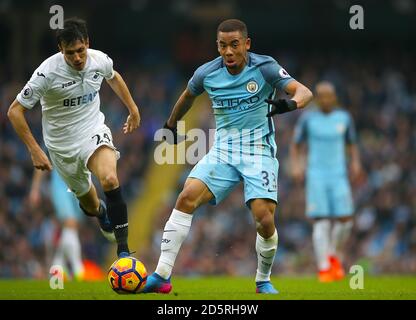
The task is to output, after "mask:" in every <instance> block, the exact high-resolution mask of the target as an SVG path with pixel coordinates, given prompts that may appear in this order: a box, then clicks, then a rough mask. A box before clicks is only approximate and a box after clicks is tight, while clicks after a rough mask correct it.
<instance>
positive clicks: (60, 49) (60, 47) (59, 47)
mask: <svg viewBox="0 0 416 320" xmlns="http://www.w3.org/2000/svg"><path fill="white" fill-rule="evenodd" d="M58 49H59V51H61V53H64V50H63V49H62V46H61V44H60V43H58Z"/></svg>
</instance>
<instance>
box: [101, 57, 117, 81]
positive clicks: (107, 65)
mask: <svg viewBox="0 0 416 320" xmlns="http://www.w3.org/2000/svg"><path fill="white" fill-rule="evenodd" d="M103 54H104V59H103V66H102V67H103V75H104V78H105V79H106V80H111V79H113V77H114V75H115V73H114V69H113V60H112V59H111V58H110V57H109V56H108V55H107V54H105V53H103Z"/></svg>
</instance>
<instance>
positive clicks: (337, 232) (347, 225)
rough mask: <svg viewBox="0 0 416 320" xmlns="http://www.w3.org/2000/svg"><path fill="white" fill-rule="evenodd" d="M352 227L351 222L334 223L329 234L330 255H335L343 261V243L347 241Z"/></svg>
mask: <svg viewBox="0 0 416 320" xmlns="http://www.w3.org/2000/svg"><path fill="white" fill-rule="evenodd" d="M352 225H353V222H352V220H350V221H346V222H340V221H336V222H334V225H333V227H332V232H331V247H330V249H329V250H330V252H329V253H330V255H335V256H337V257H339V258H340V259H341V260H342V259H343V250H342V249H343V248H344V246H345V242H346V241H347V240H348V237H349V235H350V233H351V229H352Z"/></svg>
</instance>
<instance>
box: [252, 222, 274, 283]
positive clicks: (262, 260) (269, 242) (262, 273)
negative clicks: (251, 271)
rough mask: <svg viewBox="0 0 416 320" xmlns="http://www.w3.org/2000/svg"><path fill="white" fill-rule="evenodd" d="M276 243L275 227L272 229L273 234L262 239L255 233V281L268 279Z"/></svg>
mask: <svg viewBox="0 0 416 320" xmlns="http://www.w3.org/2000/svg"><path fill="white" fill-rule="evenodd" d="M277 243H278V236H277V231H276V229H275V230H274V234H273V235H272V236H271V237H270V238H268V239H264V238H263V237H262V236H261V235H259V234H258V233H257V238H256V251H257V259H258V264H257V272H256V282H258V281H270V274H271V272H272V267H273V261H274V257H275V255H276V250H277Z"/></svg>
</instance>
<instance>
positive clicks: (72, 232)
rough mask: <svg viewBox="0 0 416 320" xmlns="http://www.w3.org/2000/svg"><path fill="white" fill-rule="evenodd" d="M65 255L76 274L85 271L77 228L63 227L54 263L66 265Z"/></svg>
mask: <svg viewBox="0 0 416 320" xmlns="http://www.w3.org/2000/svg"><path fill="white" fill-rule="evenodd" d="M65 257H66V258H67V259H68V262H69V265H70V266H71V270H72V272H73V273H74V274H75V275H79V274H81V273H82V272H83V271H84V265H83V263H82V258H81V243H80V241H79V237H78V231H77V230H76V229H73V228H63V229H62V233H61V237H60V239H59V245H58V248H57V249H56V253H55V256H54V259H53V264H54V265H60V266H62V267H64V263H65Z"/></svg>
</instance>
